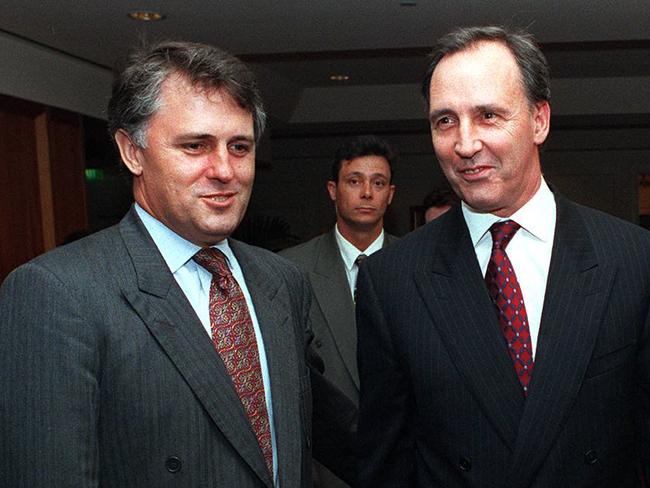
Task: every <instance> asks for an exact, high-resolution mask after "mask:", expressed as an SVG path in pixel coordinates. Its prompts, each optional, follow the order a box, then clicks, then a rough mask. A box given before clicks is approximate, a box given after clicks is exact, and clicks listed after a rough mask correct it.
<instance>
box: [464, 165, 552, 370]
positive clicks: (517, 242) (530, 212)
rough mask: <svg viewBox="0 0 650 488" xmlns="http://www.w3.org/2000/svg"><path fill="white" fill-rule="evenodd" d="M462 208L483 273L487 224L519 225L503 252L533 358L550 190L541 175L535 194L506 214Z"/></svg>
mask: <svg viewBox="0 0 650 488" xmlns="http://www.w3.org/2000/svg"><path fill="white" fill-rule="evenodd" d="M462 209H463V216H464V217H465V222H466V223H467V227H468V229H469V233H470V236H471V238H472V244H473V245H474V251H475V252H476V258H477V259H478V263H479V265H480V267H481V272H482V273H483V276H485V272H486V270H487V265H488V262H489V261H490V255H491V254H492V235H491V234H490V232H489V229H490V226H491V225H492V224H494V223H495V222H498V221H503V220H514V221H515V222H517V223H518V224H519V225H520V226H521V229H519V230H518V231H517V233H516V234H515V236H514V237H513V238H512V240H511V241H510V243H509V244H508V247H507V248H506V254H507V255H508V257H509V258H510V262H511V263H512V266H513V268H514V270H515V274H516V275H517V281H519V286H520V288H521V293H522V295H523V297H524V305H525V306H526V313H527V314H528V324H529V327H530V337H531V343H532V347H533V357H534V355H535V351H536V347H537V337H538V336H539V327H540V322H541V318H542V308H543V306H544V296H545V294H546V282H547V279H548V270H549V266H550V263H551V251H552V250H553V237H554V236H555V221H556V206H555V198H554V197H553V193H552V192H551V190H550V189H549V187H548V185H547V184H546V182H545V181H544V178H542V182H541V185H540V187H539V189H538V190H537V192H536V193H535V195H533V197H532V198H531V199H530V200H529V201H528V202H527V203H526V204H525V205H524V206H523V207H521V208H520V209H519V210H517V211H516V212H515V213H514V214H512V215H511V216H510V217H498V216H496V215H493V214H489V213H479V212H476V211H475V210H473V209H472V208H471V207H469V206H468V205H467V204H465V202H463V203H462Z"/></svg>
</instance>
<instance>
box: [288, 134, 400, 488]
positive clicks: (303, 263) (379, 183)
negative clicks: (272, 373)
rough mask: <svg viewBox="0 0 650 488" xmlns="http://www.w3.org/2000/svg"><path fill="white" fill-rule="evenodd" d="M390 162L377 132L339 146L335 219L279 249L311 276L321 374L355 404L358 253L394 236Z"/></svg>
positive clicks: (324, 473) (332, 485) (326, 476)
mask: <svg viewBox="0 0 650 488" xmlns="http://www.w3.org/2000/svg"><path fill="white" fill-rule="evenodd" d="M393 162H394V155H393V151H392V150H391V148H390V146H389V145H388V143H387V142H386V141H384V140H382V139H380V138H378V137H375V136H360V137H357V138H355V139H353V140H351V141H349V142H347V143H346V144H344V145H343V146H341V147H340V148H339V149H338V150H337V151H336V154H335V156H334V163H333V165H332V177H331V179H330V180H329V181H328V182H327V190H328V193H329V196H330V198H331V199H332V201H333V202H334V206H335V209H336V224H335V225H334V227H333V228H332V230H330V231H329V232H328V233H326V234H323V235H321V236H318V237H315V238H314V239H312V240H310V241H308V242H306V243H304V244H300V245H298V246H295V247H293V248H290V249H287V250H285V251H283V252H282V253H281V254H282V255H283V256H284V257H287V258H289V259H290V260H292V261H293V262H295V263H296V264H297V265H298V266H299V267H300V269H301V270H302V271H303V272H304V273H305V274H306V275H307V277H308V278H309V282H310V284H311V287H312V290H313V293H314V298H315V300H314V301H313V302H312V307H311V313H310V316H311V322H312V327H313V329H314V335H315V341H314V343H315V345H316V348H317V350H318V353H319V355H320V356H321V357H322V359H323V362H324V364H325V373H324V374H325V377H326V378H328V379H329V380H331V381H332V382H333V383H334V384H335V385H336V386H338V387H339V388H340V389H341V390H342V391H343V392H344V393H345V394H346V395H348V397H349V398H350V399H352V400H353V401H354V403H355V404H357V403H358V401H359V373H358V371H357V358H356V348H357V329H356V324H355V318H354V290H355V287H356V278H357V273H358V269H359V264H358V262H357V259H358V257H359V256H360V255H361V256H363V257H365V256H369V255H371V254H372V253H374V252H375V251H378V250H380V249H381V248H382V247H385V246H387V245H389V244H391V243H392V242H394V241H396V240H397V238H396V237H394V236H392V235H390V234H388V233H386V232H384V214H385V213H386V209H387V208H388V206H389V205H390V203H391V201H392V200H393V195H394V194H395V186H394V185H393V184H392V176H393V175H392V168H393ZM363 257H362V258H361V259H363ZM316 474H317V479H316V480H315V481H316V483H315V484H316V485H317V486H319V487H322V488H338V487H345V486H347V485H346V484H344V483H343V482H342V481H340V480H339V479H338V478H336V477H334V476H333V475H332V474H331V473H329V471H328V470H327V469H323V468H322V466H317V468H316Z"/></svg>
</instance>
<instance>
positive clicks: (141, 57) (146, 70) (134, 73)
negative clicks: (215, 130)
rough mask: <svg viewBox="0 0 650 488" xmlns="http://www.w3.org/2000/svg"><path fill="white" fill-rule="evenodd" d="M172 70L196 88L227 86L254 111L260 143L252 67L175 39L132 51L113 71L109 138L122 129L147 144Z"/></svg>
mask: <svg viewBox="0 0 650 488" xmlns="http://www.w3.org/2000/svg"><path fill="white" fill-rule="evenodd" d="M171 74H179V75H180V76H183V77H186V78H187V79H188V80H189V81H190V83H192V85H198V86H200V87H201V88H205V89H211V90H216V89H224V90H226V91H227V92H228V94H229V95H230V96H231V97H233V99H234V100H235V101H236V102H237V103H238V104H239V106H240V107H242V108H244V109H246V110H248V111H250V112H251V114H252V115H253V128H254V131H255V141H256V142H259V140H260V138H261V137H262V134H263V133H264V128H265V126H266V113H265V112H264V106H263V104H262V97H261V95H260V93H259V90H258V88H257V83H256V81H255V76H254V74H253V72H252V71H251V69H250V68H248V66H246V65H245V64H244V63H243V62H241V61H240V60H239V59H237V58H236V57H234V56H232V55H230V54H228V53H226V52H225V51H222V50H221V49H218V48H216V47H214V46H209V45H206V44H198V43H191V42H175V41H164V42H161V43H158V44H155V45H153V46H151V47H148V48H144V49H141V50H138V51H136V52H134V53H133V54H132V55H131V56H130V57H129V59H128V62H127V65H126V67H125V68H124V69H123V70H122V71H121V72H120V73H119V74H117V76H116V78H115V81H114V82H113V92H112V95H111V99H110V101H109V103H108V131H109V133H110V135H111V137H115V133H116V132H117V131H118V130H120V129H121V130H124V131H125V132H126V133H127V134H129V136H130V137H131V139H132V140H133V143H134V144H136V145H137V146H138V147H141V148H145V147H146V146H147V140H146V132H147V125H148V122H149V119H150V118H151V116H152V115H153V114H154V113H156V111H157V110H158V109H159V108H160V103H161V102H160V90H161V87H162V84H163V82H164V81H165V80H166V79H167V78H168V77H169V76H170V75H171Z"/></svg>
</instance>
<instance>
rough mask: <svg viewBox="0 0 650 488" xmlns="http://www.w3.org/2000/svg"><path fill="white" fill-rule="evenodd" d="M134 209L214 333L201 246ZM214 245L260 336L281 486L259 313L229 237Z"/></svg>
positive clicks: (275, 464)
mask: <svg viewBox="0 0 650 488" xmlns="http://www.w3.org/2000/svg"><path fill="white" fill-rule="evenodd" d="M135 210H136V212H137V213H138V217H140V220H142V223H143V224H144V226H145V228H146V229H147V231H148V232H149V234H150V235H151V238H152V239H153V241H154V243H155V244H156V247H157V248H158V250H159V251H160V254H162V257H163V259H164V260H165V263H167V266H168V267H169V270H170V271H171V272H172V275H173V276H174V279H175V280H176V282H177V283H178V285H179V286H180V287H181V290H183V293H184V294H185V296H186V297H187V299H188V300H189V302H190V304H191V305H192V308H193V309H194V311H195V312H196V315H197V316H198V317H199V320H200V321H201V324H202V325H203V328H204V329H205V331H206V333H207V334H208V336H210V337H212V329H211V327H210V284H211V283H212V274H211V273H210V272H209V271H208V270H206V269H205V268H204V267H203V266H200V265H198V264H196V262H194V260H193V259H192V257H193V256H194V255H195V254H196V253H197V252H198V251H199V250H200V249H201V248H200V247H199V246H197V245H195V244H192V243H191V242H189V241H187V240H186V239H183V238H182V237H181V236H179V235H178V234H176V233H175V232H174V231H172V230H171V229H170V228H169V227H167V226H166V225H164V224H163V223H162V222H160V221H159V220H157V219H156V218H154V217H152V216H151V215H149V214H148V213H147V212H146V211H145V210H144V209H143V208H142V207H140V206H139V205H138V204H137V203H136V204H135ZM212 247H215V248H217V249H219V250H220V251H221V252H223V253H224V254H225V255H226V258H227V259H228V267H229V268H230V271H232V274H233V276H234V278H235V280H237V283H238V284H239V287H240V288H241V290H242V293H243V294H244V298H245V299H246V305H248V311H249V313H250V316H251V321H252V322H253V328H254V329H255V339H256V340H257V349H258V353H259V357H260V367H261V369H262V381H263V383H264V393H265V398H266V409H267V411H268V415H269V424H270V430H271V444H272V447H273V477H274V481H275V486H276V487H279V482H278V452H277V444H276V440H275V428H274V426H273V397H272V395H271V378H270V376H269V368H268V363H267V360H266V352H265V350H264V339H263V338H262V332H261V330H260V325H259V323H258V321H257V315H255V307H254V305H253V300H252V298H251V295H250V292H249V291H248V287H247V286H246V280H245V279H244V274H243V273H242V270H241V267H240V266H239V263H238V262H237V258H236V257H235V255H234V254H233V252H232V250H231V249H230V246H229V245H228V240H227V239H224V240H223V241H221V242H219V243H217V244H215V245H214V246H212Z"/></svg>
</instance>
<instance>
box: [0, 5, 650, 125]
mask: <svg viewBox="0 0 650 488" xmlns="http://www.w3.org/2000/svg"><path fill="white" fill-rule="evenodd" d="M402 1H404V0H402ZM414 3H415V5H413V6H402V5H401V1H400V0H337V1H330V0H311V1H307V0H271V1H268V0H265V1H263V0H230V1H223V0H222V1H216V0H213V1H209V0H184V1H178V0H165V1H152V0H142V1H139V2H132V1H126V0H111V1H104V0H103V1H99V0H88V1H79V0H47V1H46V0H2V4H1V5H0V32H4V33H5V34H8V35H12V36H16V37H18V38H20V39H21V40H25V41H29V42H33V43H37V44H39V45H41V46H46V47H48V48H52V49H55V50H57V51H58V52H59V53H64V54H66V55H70V56H74V57H76V58H78V59H80V60H83V61H87V62H90V63H94V64H96V65H99V66H102V67H106V68H112V67H114V66H115V65H116V64H117V62H118V60H119V59H121V58H122V57H123V56H124V54H125V53H126V52H127V51H128V49H129V48H130V47H132V46H134V45H138V44H140V43H142V42H143V41H145V42H149V41H153V40H157V39H164V38H175V39H186V40H194V41H201V42H207V43H211V44H215V45H218V46H220V47H222V48H224V49H226V50H228V51H230V52H232V53H234V54H237V55H240V56H241V57H242V58H243V59H245V60H246V61H248V62H249V63H251V64H252V65H253V66H255V67H257V69H258V70H259V71H260V72H261V74H262V80H263V82H264V84H266V85H267V87H266V92H265V96H267V93H268V92H271V94H270V95H269V98H270V99H271V100H272V105H273V103H278V102H277V100H280V99H282V100H283V102H282V103H283V104H286V105H287V107H288V108H286V107H285V108H284V109H278V110H276V112H277V113H276V114H275V115H276V116H278V117H279V118H280V119H283V120H284V121H285V122H290V121H291V119H292V111H293V110H294V109H299V108H300V107H299V105H300V103H302V102H301V99H304V98H305V96H306V95H308V94H309V93H310V92H309V90H314V89H316V90H320V91H318V93H322V90H323V89H326V88H328V87H331V88H333V89H335V90H339V91H341V88H342V87H346V86H347V87H349V88H350V89H352V88H354V86H355V85H363V86H367V87H375V89H378V88H377V87H390V86H402V85H417V84H418V83H419V82H420V78H421V75H422V73H423V71H424V68H425V66H426V62H427V60H426V52H427V50H428V49H429V47H430V46H431V45H432V44H433V42H434V40H435V39H436V38H437V37H439V36H440V35H441V34H443V33H445V32H447V31H448V30H450V29H452V28H453V27H455V26H458V25H484V24H493V23H496V24H505V25H509V26H515V27H525V28H527V29H528V30H529V31H531V32H532V33H533V34H535V36H536V37H537V39H538V40H539V41H540V42H541V43H542V45H543V47H544V50H545V52H546V53H547V56H548V58H549V62H550V64H551V69H552V73H553V76H554V78H606V77H614V76H618V77H632V78H634V77H637V78H638V77H648V76H650V0H617V1H613V0H611V1H610V0H590V1H585V0H498V1H497V0H453V1H449V0H439V1H431V0H415V2H414ZM149 9H150V10H156V11H160V12H162V13H163V14H165V19H164V20H162V21H160V22H155V23H139V22H135V21H133V20H131V19H129V18H128V17H127V13H128V12H130V11H133V10H149ZM333 73H344V74H347V75H348V76H349V77H350V80H348V81H347V82H344V83H339V84H336V83H334V82H331V81H330V80H329V75H330V74H333ZM382 90H383V89H382ZM283 91H284V93H275V92H283ZM352 92H353V90H351V91H350V93H352ZM383 92H384V91H382V93H383Z"/></svg>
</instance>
